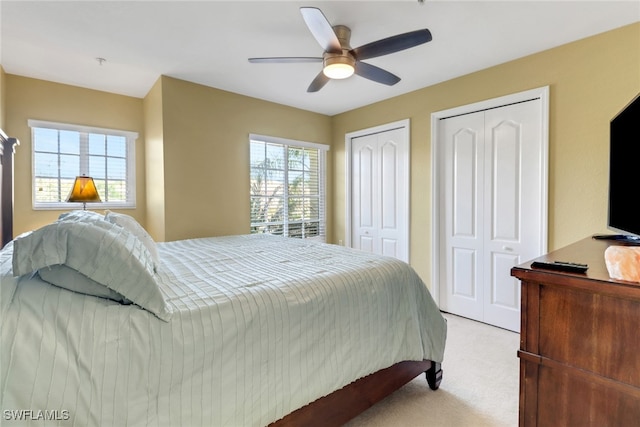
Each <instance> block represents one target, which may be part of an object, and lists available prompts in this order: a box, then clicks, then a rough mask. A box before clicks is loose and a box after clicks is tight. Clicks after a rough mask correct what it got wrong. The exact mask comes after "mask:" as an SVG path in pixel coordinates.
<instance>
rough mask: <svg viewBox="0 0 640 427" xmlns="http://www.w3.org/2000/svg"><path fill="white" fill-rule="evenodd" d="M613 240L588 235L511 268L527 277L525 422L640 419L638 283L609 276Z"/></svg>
mask: <svg viewBox="0 0 640 427" xmlns="http://www.w3.org/2000/svg"><path fill="white" fill-rule="evenodd" d="M611 244H614V243H612V242H606V241H599V240H594V239H591V238H586V239H584V240H581V241H579V242H577V243H574V244H572V245H570V246H567V247H565V248H562V249H559V250H557V251H554V252H551V253H549V254H547V255H545V256H543V257H540V258H537V259H536V260H538V261H566V262H573V263H582V264H588V265H589V269H588V271H587V272H586V273H582V274H581V273H566V272H556V271H550V270H543V269H538V268H532V267H531V262H528V263H525V264H522V265H519V266H517V267H514V268H513V269H512V270H511V274H512V275H513V276H515V277H517V278H518V279H520V281H521V282H522V324H521V333H520V350H519V351H518V357H519V358H520V413H519V424H520V426H554V427H555V426H580V427H582V426H598V427H603V426H612V427H624V426H638V425H640V284H638V283H630V282H622V281H616V280H612V279H610V278H609V274H608V272H607V268H606V265H605V261H604V251H605V249H606V248H607V246H609V245H611Z"/></svg>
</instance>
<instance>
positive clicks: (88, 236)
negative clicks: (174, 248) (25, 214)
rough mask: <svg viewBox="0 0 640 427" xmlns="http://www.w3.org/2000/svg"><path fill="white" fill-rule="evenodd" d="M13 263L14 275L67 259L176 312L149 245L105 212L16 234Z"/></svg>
mask: <svg viewBox="0 0 640 427" xmlns="http://www.w3.org/2000/svg"><path fill="white" fill-rule="evenodd" d="M12 263H13V275H14V276H21V275H24V274H29V273H32V272H33V271H36V270H40V269H42V268H44V267H48V266H52V265H58V264H63V265H66V266H67V267H70V268H72V269H74V270H76V271H78V272H80V273H82V274H84V275H85V276H87V277H88V278H90V279H92V280H93V281H95V282H98V283H99V284H101V285H103V286H106V287H107V288H109V289H111V290H113V291H115V292H118V293H119V294H121V295H123V296H124V297H125V298H126V299H128V300H130V301H132V302H134V303H135V304H137V305H139V306H140V307H142V308H144V309H145V310H147V311H150V312H151V313H153V314H155V315H156V316H157V317H158V318H160V319H162V320H165V321H169V320H170V318H171V308H170V307H169V305H168V304H167V303H166V301H165V299H164V296H163V294H162V292H161V291H160V288H159V287H158V284H157V282H156V280H155V276H154V265H153V259H152V258H151V254H150V253H149V251H148V250H147V248H146V247H145V246H144V245H143V244H142V242H140V240H139V239H138V238H137V237H135V236H134V235H133V234H131V233H130V232H128V231H127V230H125V229H124V228H122V227H120V226H119V225H116V224H112V223H110V222H108V221H105V220H104V219H102V218H89V219H87V218H83V219H82V220H80V219H77V218H76V219H71V218H69V217H67V218H64V220H60V221H56V222H54V223H52V224H49V225H46V226H44V227H42V228H39V229H38V230H35V231H34V232H32V233H30V234H28V235H25V236H23V237H19V238H16V239H15V240H14V242H13V259H12Z"/></svg>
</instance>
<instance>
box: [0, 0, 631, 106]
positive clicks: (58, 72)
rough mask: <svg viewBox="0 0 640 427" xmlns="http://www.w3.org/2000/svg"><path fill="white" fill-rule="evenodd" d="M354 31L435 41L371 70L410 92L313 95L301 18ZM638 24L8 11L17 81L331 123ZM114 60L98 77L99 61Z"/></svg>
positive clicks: (3, 59) (558, 15)
mask: <svg viewBox="0 0 640 427" xmlns="http://www.w3.org/2000/svg"><path fill="white" fill-rule="evenodd" d="M301 6H315V7H319V8H320V9H321V10H322V11H323V12H324V14H325V16H326V17H327V19H328V20H329V22H331V24H332V25H337V24H343V25H346V26H348V27H350V28H351V30H352V37H351V46H352V47H358V46H360V45H363V44H365V43H368V42H371V41H374V40H378V39H381V38H385V37H389V36H392V35H395V34H399V33H404V32H407V31H412V30H416V29H420V28H428V29H429V30H430V31H431V33H432V34H433V41H431V42H429V43H427V44H423V45H421V46H417V47H414V48H412V49H408V50H405V51H402V52H397V53H394V54H391V55H387V56H384V57H379V58H375V59H371V60H368V61H366V62H369V63H371V64H373V65H377V66H379V67H382V68H384V69H386V70H388V71H390V72H392V73H394V74H397V75H398V76H400V77H401V78H402V80H401V81H400V82H399V83H398V84H396V85H395V86H390V87H389V86H385V85H381V84H378V83H374V82H372V81H370V80H366V79H364V78H362V77H358V76H353V77H351V78H349V79H346V80H341V81H331V82H329V83H328V84H327V85H326V86H325V87H324V88H323V89H322V90H321V91H320V92H318V93H307V92H306V89H307V87H308V86H309V84H310V82H311V80H313V78H314V77H315V76H316V74H317V73H318V72H319V71H320V64H314V63H307V64H250V63H249V62H248V61H247V58H249V57H262V56H321V55H322V48H321V47H320V46H319V45H318V43H317V42H316V40H315V39H314V38H313V36H312V35H311V33H310V32H309V30H308V29H307V27H306V25H305V23H304V21H303V19H302V16H301V14H300V11H299V8H300V7H301ZM638 21H640V1H638V0H633V1H608V0H600V1H592V2H585V1H577V0H574V1H531V2H530V1H519V0H510V1H493V2H492V1H482V0H474V1H453V0H447V1H444V0H439V1H438V0H425V3H424V4H422V5H421V4H419V2H418V1H417V0H394V1H350V2H347V1H309V2H299V1H266V0H262V1H211V0H209V1H158V0H156V1H141V0H139V1H92V0H83V1H68V2H64V1H23V0H20V1H8V0H1V1H0V25H1V27H0V35H1V43H0V49H1V50H0V64H2V66H3V67H4V69H5V72H7V73H9V74H17V75H21V76H27V77H33V78H38V79H44V80H50V81H54V82H60V83H66V84H71V85H76V86H81V87H87V88H93V89H98V90H103V91H108V92H114V93H119V94H124V95H130V96H135V97H140V98H142V97H144V96H145V95H146V94H147V92H148V91H149V89H150V88H151V86H152V85H153V84H154V83H155V82H156V81H157V79H158V77H159V76H160V75H167V76H171V77H175V78H178V79H183V80H188V81H191V82H195V83H200V84H203V85H206V86H211V87H215V88H219V89H223V90H227V91H231V92H235V93H239V94H244V95H248V96H252V97H255V98H260V99H265V100H269V101H273V102H277V103H281V104H286V105H290V106H293V107H297V108H302V109H305V110H310V111H315V112H319V113H323V114H328V115H334V114H337V113H341V112H344V111H347V110H351V109H354V108H358V107H361V106H363V105H367V104H370V103H373V102H376V101H381V100H384V99H388V98H391V97H394V96H397V95H400V94H403V93H407V92H410V91H413V90H416V89H419V88H422V87H426V86H429V85H433V84H435V83H438V82H442V81H445V80H449V79H451V78H454V77H457V76H461V75H464V74H468V73H471V72H474V71H477V70H481V69H483V68H487V67H490V66H493V65H496V64H500V63H503V62H506V61H509V60H512V59H515V58H519V57H523V56H526V55H529V54H532V53H535V52H539V51H542V50H545V49H549V48H551V47H554V46H558V45H561V44H565V43H568V42H571V41H574V40H578V39H581V38H584V37H588V36H590V35H594V34H597V33H601V32H604V31H607V30H611V29H614V28H618V27H621V26H624V25H627V24H630V23H633V22H638ZM98 57H101V58H105V59H106V61H105V62H104V63H103V64H102V65H100V63H99V62H98V61H97V60H96V58H98Z"/></svg>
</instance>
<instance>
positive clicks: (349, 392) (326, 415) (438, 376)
mask: <svg viewBox="0 0 640 427" xmlns="http://www.w3.org/2000/svg"><path fill="white" fill-rule="evenodd" d="M423 372H424V373H426V376H427V382H428V384H429V387H430V388H431V389H432V390H436V389H438V387H439V386H440V382H441V381H442V369H441V366H440V363H436V362H432V361H430V360H423V361H404V362H399V363H396V364H395V365H393V366H390V367H389V368H386V369H382V370H380V371H378V372H375V373H373V374H371V375H368V376H366V377H363V378H360V379H359V380H357V381H354V382H352V383H351V384H349V385H347V386H345V387H343V388H341V389H340V390H337V391H335V392H333V393H331V394H330V395H328V396H325V397H322V398H320V399H318V400H316V401H314V402H311V403H310V404H308V405H306V406H304V407H302V408H300V409H298V410H296V411H294V412H292V413H290V414H289V415H287V416H286V417H284V418H282V419H280V420H278V421H276V422H274V423H272V424H270V425H269V427H285V426H301V425H304V426H305V427H314V426H317V427H329V426H341V425H343V424H344V423H346V422H347V421H349V420H350V419H352V418H354V417H355V416H357V415H358V414H360V413H362V412H364V411H365V410H366V409H368V408H370V407H371V406H373V405H374V404H376V403H377V402H379V401H381V400H382V399H384V398H385V397H387V396H388V395H390V394H391V393H393V392H394V391H396V390H397V389H399V388H400V387H402V386H403V385H405V384H406V383H408V382H409V381H411V380H412V379H414V378H415V377H417V376H418V375H420V374H421V373H423Z"/></svg>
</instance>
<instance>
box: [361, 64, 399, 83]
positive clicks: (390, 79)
mask: <svg viewBox="0 0 640 427" xmlns="http://www.w3.org/2000/svg"><path fill="white" fill-rule="evenodd" d="M355 73H356V74H357V75H359V76H360V77H364V78H365V79H369V80H373V81H374V82H378V83H382V84H385V85H388V86H393V85H394V84H396V83H398V82H399V81H400V77H398V76H396V75H395V74H391V73H390V72H388V71H386V70H383V69H382V68H379V67H376V66H375V65H371V64H367V63H366V62H360V61H357V62H356V67H355Z"/></svg>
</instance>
